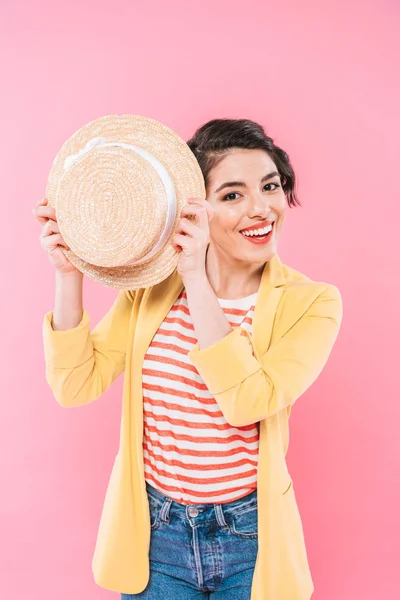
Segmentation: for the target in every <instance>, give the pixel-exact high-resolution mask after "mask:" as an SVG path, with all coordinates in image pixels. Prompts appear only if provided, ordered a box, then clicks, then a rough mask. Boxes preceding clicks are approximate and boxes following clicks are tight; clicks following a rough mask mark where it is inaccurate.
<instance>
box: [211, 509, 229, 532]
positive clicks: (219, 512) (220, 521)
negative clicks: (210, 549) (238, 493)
mask: <svg viewBox="0 0 400 600" xmlns="http://www.w3.org/2000/svg"><path fill="white" fill-rule="evenodd" d="M214 509H215V516H216V517H217V523H218V525H219V526H220V527H223V528H224V529H226V528H227V527H228V524H227V522H226V521H225V516H224V511H223V510H222V506H221V504H214Z"/></svg>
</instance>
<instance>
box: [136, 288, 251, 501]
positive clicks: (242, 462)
mask: <svg viewBox="0 0 400 600" xmlns="http://www.w3.org/2000/svg"><path fill="white" fill-rule="evenodd" d="M256 296H257V293H255V294H252V295H251V296H247V297H246V298H240V299H238V300H226V299H222V298H219V299H218V301H219V303H220V306H221V307H222V309H223V311H224V313H225V315H226V317H227V319H228V321H229V322H230V324H231V326H232V327H238V326H241V327H242V328H243V329H246V330H247V331H249V332H250V333H251V326H252V317H253V312H254V307H255V301H256ZM196 343H197V338H196V334H195V331H194V327H193V324H192V320H191V317H190V313H189V308H188V302H187V296H186V292H185V290H183V291H182V293H181V294H180V295H179V297H178V298H177V300H176V301H175V303H174V305H173V306H172V307H171V310H170V311H169V313H168V315H167V316H166V318H165V319H164V321H163V323H162V324H161V326H160V327H159V329H158V331H157V333H156V334H155V336H154V337H153V339H152V342H151V344H150V346H149V348H148V350H147V353H146V355H145V358H144V362H143V370H142V386H143V419H144V432H143V433H144V436H143V456H144V472H145V479H146V481H147V482H148V483H149V484H150V485H152V486H153V487H155V488H157V489H158V490H159V491H160V492H161V493H163V494H165V495H166V496H169V497H170V498H173V499H174V500H176V501H177V502H180V503H183V504H198V503H214V502H218V503H224V502H231V501H232V500H236V499H238V498H241V497H243V496H245V495H246V494H249V493H250V492H251V491H253V490H254V489H255V488H256V487H257V462H258V443H259V432H258V426H257V424H251V425H246V426H243V427H233V426H232V425H229V423H227V421H226V419H225V417H224V416H223V414H222V412H221V411H220V409H219V406H218V404H217V402H216V400H215V398H214V396H212V394H211V393H210V392H209V390H208V388H207V386H206V385H205V383H204V381H203V379H202V378H201V377H200V375H199V373H198V371H197V369H196V368H195V366H194V365H193V363H192V362H191V361H190V359H189V358H188V356H187V354H188V352H189V350H191V349H192V348H193V346H194V345H195V344H196Z"/></svg>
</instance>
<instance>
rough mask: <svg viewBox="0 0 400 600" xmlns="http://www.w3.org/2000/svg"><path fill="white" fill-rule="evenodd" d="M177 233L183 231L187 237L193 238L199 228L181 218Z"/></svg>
mask: <svg viewBox="0 0 400 600" xmlns="http://www.w3.org/2000/svg"><path fill="white" fill-rule="evenodd" d="M178 231H179V233H180V232H181V231H183V232H184V233H186V234H187V235H191V236H195V235H196V234H198V232H199V227H198V226H197V225H195V224H194V223H193V222H192V221H189V220H188V219H187V218H183V219H181V220H180V221H179V228H178Z"/></svg>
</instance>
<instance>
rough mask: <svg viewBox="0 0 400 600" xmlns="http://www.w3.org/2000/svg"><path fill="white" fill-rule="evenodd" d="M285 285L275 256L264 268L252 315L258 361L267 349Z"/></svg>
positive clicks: (281, 270)
mask: <svg viewBox="0 0 400 600" xmlns="http://www.w3.org/2000/svg"><path fill="white" fill-rule="evenodd" d="M285 283H286V278H285V274H284V271H283V266H282V263H281V261H280V258H279V256H278V255H277V254H275V255H274V256H273V257H272V258H271V260H269V261H268V262H267V263H266V265H265V267H264V270H263V273H262V276H261V282H260V287H259V290H258V295H257V300H256V305H255V308H254V314H253V325H252V338H253V342H254V344H253V345H254V350H255V352H254V354H255V356H256V358H257V359H258V360H260V359H261V356H262V355H263V354H264V353H265V352H266V351H267V350H268V348H269V345H270V341H271V334H272V327H273V325H274V319H275V314H276V310H277V307H278V304H279V301H280V299H281V297H282V294H283V290H284V285H285Z"/></svg>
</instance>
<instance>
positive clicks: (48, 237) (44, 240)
mask: <svg viewBox="0 0 400 600" xmlns="http://www.w3.org/2000/svg"><path fill="white" fill-rule="evenodd" d="M47 204H48V200H47V198H42V199H41V200H39V202H38V203H37V205H36V207H35V208H34V209H33V213H34V215H35V216H36V218H37V220H38V221H39V223H40V224H41V225H42V231H41V233H40V236H39V237H40V243H41V245H42V248H43V250H45V251H46V252H47V254H48V257H49V260H50V262H51V263H52V264H53V265H54V266H55V268H56V269H57V271H58V272H59V273H63V274H64V273H74V272H75V273H80V274H81V275H82V273H81V272H80V271H79V269H77V268H76V267H75V266H74V265H73V264H72V263H71V262H70V261H69V260H68V258H67V257H66V256H65V254H64V253H63V252H62V251H61V248H59V246H64V247H65V248H67V250H70V248H69V246H68V244H67V243H66V242H65V241H64V239H63V237H62V235H61V233H60V230H59V228H58V223H57V217H56V211H55V209H54V208H52V207H51V206H47Z"/></svg>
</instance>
